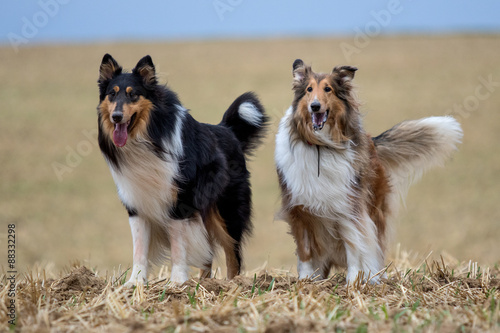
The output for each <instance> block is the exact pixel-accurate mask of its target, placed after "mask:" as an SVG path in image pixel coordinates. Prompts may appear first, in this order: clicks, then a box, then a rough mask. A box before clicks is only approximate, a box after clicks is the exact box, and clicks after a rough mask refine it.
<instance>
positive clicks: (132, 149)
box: [110, 142, 178, 223]
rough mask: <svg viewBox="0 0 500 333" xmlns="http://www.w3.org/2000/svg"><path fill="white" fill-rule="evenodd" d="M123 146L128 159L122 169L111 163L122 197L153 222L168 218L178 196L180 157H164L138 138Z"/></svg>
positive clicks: (125, 157) (126, 203) (122, 149)
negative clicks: (159, 155) (114, 166)
mask: <svg viewBox="0 0 500 333" xmlns="http://www.w3.org/2000/svg"><path fill="white" fill-rule="evenodd" d="M120 149H121V152H122V153H123V154H124V156H123V157H122V160H123V161H124V162H123V163H120V169H119V170H116V169H114V168H113V167H112V166H111V167H110V169H111V174H112V176H113V179H114V181H115V183H116V186H117V188H118V195H119V197H120V199H121V200H122V202H123V203H124V204H125V205H126V206H128V207H131V208H133V209H135V210H136V211H137V213H138V214H139V215H140V216H142V217H145V218H147V219H148V220H150V221H151V222H156V223H161V222H164V221H166V219H168V209H169V207H171V206H172V205H173V204H174V200H175V193H176V187H175V184H174V175H175V174H176V173H177V171H178V162H177V160H176V158H175V157H173V156H172V155H166V161H165V160H162V159H160V158H158V156H156V155H155V154H154V153H153V152H151V151H150V150H148V149H146V148H145V147H144V146H142V147H141V144H140V143H137V142H130V143H129V144H127V145H126V146H124V147H123V148H120Z"/></svg>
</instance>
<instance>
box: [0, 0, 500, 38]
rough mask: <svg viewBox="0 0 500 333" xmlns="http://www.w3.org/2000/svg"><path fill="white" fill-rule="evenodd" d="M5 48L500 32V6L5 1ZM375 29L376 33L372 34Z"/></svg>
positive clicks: (459, 0) (0, 19) (0, 18)
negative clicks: (235, 39) (41, 45)
mask: <svg viewBox="0 0 500 333" xmlns="http://www.w3.org/2000/svg"><path fill="white" fill-rule="evenodd" d="M1 6H2V10H1V11H0V43H1V44H9V43H13V41H14V43H19V45H21V46H22V45H24V44H28V43H24V41H28V42H37V43H45V42H50V43H58V42H70V43H78V42H93V41H100V42H108V41H130V40H181V39H205V38H274V37H308V36H345V35H354V34H356V33H358V31H362V32H365V33H367V32H368V33H369V32H370V31H372V32H376V33H377V35H380V34H398V33H399V34H400V33H412V34H414V33H433V34H439V33H476V32H488V33H495V32H500V1H497V0H488V1H486V0H485V1H465V0H456V1H447V2H444V1H430V0H421V1H419V0H384V1H374V0H359V1H343V2H339V1H327V0H323V1H308V2H306V1H299V0H288V1H265V0H186V1H182V0H177V1H170V0H168V1H160V0H158V1H152V0H145V1H132V0H110V1H94V0H88V1H82V0H33V1H30V0H2V5H1ZM370 29H371V30H370Z"/></svg>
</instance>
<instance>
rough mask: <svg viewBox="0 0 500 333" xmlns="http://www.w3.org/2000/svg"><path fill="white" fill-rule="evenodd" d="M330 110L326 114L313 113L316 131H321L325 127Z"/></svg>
mask: <svg viewBox="0 0 500 333" xmlns="http://www.w3.org/2000/svg"><path fill="white" fill-rule="evenodd" d="M328 112H329V111H328V110H326V112H313V113H311V117H312V123H313V129H314V130H315V131H320V130H322V129H323V126H325V123H326V120H327V119H328Z"/></svg>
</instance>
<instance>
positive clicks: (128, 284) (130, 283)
mask: <svg viewBox="0 0 500 333" xmlns="http://www.w3.org/2000/svg"><path fill="white" fill-rule="evenodd" d="M146 283H147V281H146V280H145V279H143V278H139V279H135V278H130V280H128V281H127V282H125V283H124V284H123V286H124V287H125V288H129V289H132V288H134V287H137V286H138V285H139V284H141V285H145V284H146Z"/></svg>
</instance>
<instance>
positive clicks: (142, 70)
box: [132, 55, 157, 85]
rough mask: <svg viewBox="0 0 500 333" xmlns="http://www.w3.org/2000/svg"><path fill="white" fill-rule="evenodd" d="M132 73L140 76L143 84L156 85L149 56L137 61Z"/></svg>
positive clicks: (153, 69) (153, 68)
mask: <svg viewBox="0 0 500 333" xmlns="http://www.w3.org/2000/svg"><path fill="white" fill-rule="evenodd" d="M132 73H134V74H137V75H139V76H141V77H142V79H143V80H144V83H145V84H148V85H149V84H156V82H157V81H156V72H155V65H154V64H153V59H151V57H150V56H149V55H147V56H145V57H144V58H142V59H141V60H139V62H138V63H137V65H136V66H135V68H134V69H133V70H132Z"/></svg>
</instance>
